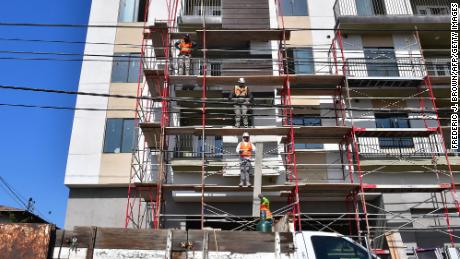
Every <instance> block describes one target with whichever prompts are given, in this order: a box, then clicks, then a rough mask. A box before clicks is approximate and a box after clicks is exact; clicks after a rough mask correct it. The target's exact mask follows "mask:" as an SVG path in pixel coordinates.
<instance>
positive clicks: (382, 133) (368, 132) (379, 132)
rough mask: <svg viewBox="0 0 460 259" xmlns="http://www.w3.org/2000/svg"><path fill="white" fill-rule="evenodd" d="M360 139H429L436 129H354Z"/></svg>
mask: <svg viewBox="0 0 460 259" xmlns="http://www.w3.org/2000/svg"><path fill="white" fill-rule="evenodd" d="M354 132H355V133H356V136H358V137H428V136H430V135H431V134H434V133H436V132H437V129H436V128H354Z"/></svg>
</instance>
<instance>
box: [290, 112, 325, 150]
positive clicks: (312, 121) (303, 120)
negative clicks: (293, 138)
mask: <svg viewBox="0 0 460 259" xmlns="http://www.w3.org/2000/svg"><path fill="white" fill-rule="evenodd" d="M292 124H293V125H298V126H321V119H320V118H315V117H304V116H294V117H292ZM294 147H295V149H323V148H324V145H323V144H316V143H315V144H311V143H295V145H294Z"/></svg>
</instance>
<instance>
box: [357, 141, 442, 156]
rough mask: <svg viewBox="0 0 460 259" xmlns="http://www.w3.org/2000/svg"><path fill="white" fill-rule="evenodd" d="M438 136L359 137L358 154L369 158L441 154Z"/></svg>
mask: <svg viewBox="0 0 460 259" xmlns="http://www.w3.org/2000/svg"><path fill="white" fill-rule="evenodd" d="M439 141H440V137H439V136H437V135H433V136H430V137H359V138H358V146H359V154H360V155H361V156H362V157H363V158H369V159H385V158H387V159H398V158H403V157H407V158H416V157H418V158H431V157H432V155H433V154H435V155H437V156H441V155H443V154H444V153H443V151H442V146H441V145H440V144H439V143H440V142H439Z"/></svg>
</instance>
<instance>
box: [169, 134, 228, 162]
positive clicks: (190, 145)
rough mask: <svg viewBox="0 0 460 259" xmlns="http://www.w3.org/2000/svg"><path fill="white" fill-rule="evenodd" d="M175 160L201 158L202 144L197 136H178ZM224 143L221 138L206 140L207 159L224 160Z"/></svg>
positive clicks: (205, 153) (208, 138)
mask: <svg viewBox="0 0 460 259" xmlns="http://www.w3.org/2000/svg"><path fill="white" fill-rule="evenodd" d="M176 137H177V138H176V145H175V146H174V158H201V156H202V144H201V139H200V138H199V137H197V136H191V135H180V136H176ZM223 153H224V152H223V142H222V138H221V137H207V138H206V140H205V150H204V156H205V158H222V155H223Z"/></svg>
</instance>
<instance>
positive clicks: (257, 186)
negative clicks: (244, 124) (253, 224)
mask: <svg viewBox="0 0 460 259" xmlns="http://www.w3.org/2000/svg"><path fill="white" fill-rule="evenodd" d="M256 150H257V152H256V161H255V167H254V183H253V184H254V190H253V192H252V216H253V217H258V216H259V215H260V199H259V195H260V194H261V193H262V159H263V154H264V145H263V143H260V142H259V143H256Z"/></svg>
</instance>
